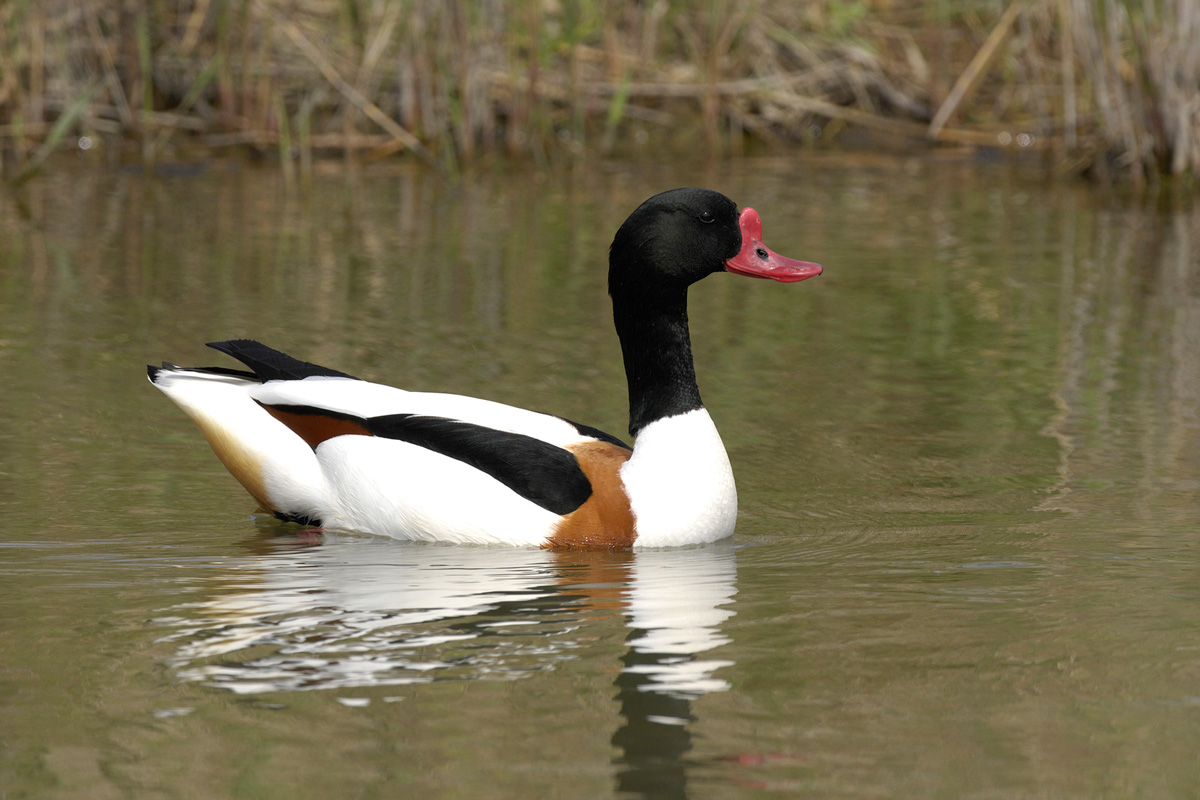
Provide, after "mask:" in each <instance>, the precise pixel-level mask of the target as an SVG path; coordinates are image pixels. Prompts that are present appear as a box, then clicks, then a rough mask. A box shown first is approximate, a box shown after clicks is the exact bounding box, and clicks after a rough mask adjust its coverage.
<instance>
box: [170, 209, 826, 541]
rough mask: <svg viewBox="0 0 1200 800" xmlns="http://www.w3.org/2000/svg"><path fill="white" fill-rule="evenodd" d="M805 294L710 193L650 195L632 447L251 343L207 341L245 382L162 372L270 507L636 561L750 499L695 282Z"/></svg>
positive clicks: (636, 244)
mask: <svg viewBox="0 0 1200 800" xmlns="http://www.w3.org/2000/svg"><path fill="white" fill-rule="evenodd" d="M722 271H724V272H733V273H736V274H739V275H749V276H751V277H756V278H770V279H772V280H776V281H783V282H795V281H802V280H804V279H806V278H811V277H813V276H815V275H819V274H821V267H820V266H819V265H817V264H812V263H809V262H805V261H794V260H792V259H789V258H784V257H783V256H780V255H778V254H776V253H774V252H772V251H771V250H769V249H767V247H766V245H764V244H763V243H762V221H761V220H760V219H759V216H758V213H757V212H755V211H754V209H752V208H747V209H745V210H743V211H742V212H741V213H740V214H739V213H738V210H737V205H736V204H735V203H734V202H733V201H732V200H730V199H729V198H728V197H725V196H724V195H722V194H719V193H717V192H714V191H710V190H706V189H675V190H673V191H669V192H664V193H662V194H659V195H655V196H654V197H651V198H650V199H649V200H647V201H646V202H644V203H642V204H641V205H640V206H639V207H638V208H637V210H635V211H634V212H633V213H632V214H630V215H629V218H628V219H626V220H625V222H624V223H623V224H622V225H621V227H620V228H619V229H618V230H617V234H616V236H615V237H614V239H613V243H612V247H611V248H610V250H609V268H608V291H609V294H610V295H611V296H612V302H613V318H614V321H615V323H616V328H617V334H618V336H619V337H620V340H621V352H622V354H623V356H624V361H625V376H626V379H627V381H628V384H629V432H630V434H632V435H633V437H634V438H635V446H634V447H633V448H630V447H629V446H628V445H626V444H625V443H624V442H622V441H621V440H620V439H618V438H616V437H614V436H611V435H609V434H607V433H604V432H602V431H599V430H597V429H595V428H591V427H588V426H586V425H579V424H577V423H574V422H570V421H569V420H566V419H563V418H561V417H556V416H553V415H550V414H542V413H538V412H535V411H526V410H524V409H520V408H514V407H512V406H508V405H503V404H500V403H495V402H491V401H488V400H479V399H476V398H473V397H464V396H461V395H451V394H435V393H429V392H409V391H405V390H403V389H395V388H392V387H390V386H383V385H381V384H377V383H368V382H367V381H363V380H359V379H357V378H354V377H352V376H350V375H347V374H346V373H344V372H339V371H337V370H334V369H329V368H327V367H321V366H317V365H316V364H310V363H308V362H306V361H300V360H298V359H295V358H292V357H291V356H288V355H285V354H284V353H281V352H279V351H278V350H273V349H271V348H270V347H267V346H266V345H263V344H260V343H258V342H255V341H252V340H248V339H237V340H233V341H227V342H214V343H212V344H210V345H209V347H213V348H215V349H217V350H220V351H221V352H223V353H226V354H228V355H230V356H232V357H233V358H236V359H237V360H238V361H240V362H242V363H243V364H244V365H245V366H247V367H248V368H249V371H243V370H233V369H225V368H221V367H201V368H188V367H179V366H176V365H174V364H169V363H164V364H163V366H161V367H154V366H151V367H149V370H148V372H149V376H150V381H151V382H152V383H153V384H154V385H155V386H157V387H158V388H159V389H161V390H162V391H163V392H164V393H165V394H166V395H167V396H168V397H169V398H171V400H173V401H174V402H175V403H176V404H177V405H178V406H179V407H180V408H182V409H183V410H184V411H185V412H186V413H187V414H188V415H189V416H190V417H191V418H192V419H193V420H194V421H195V422H196V424H197V425H199V426H200V429H201V430H202V431H203V432H204V435H205V437H206V438H207V439H208V443H209V444H210V445H211V446H212V449H213V450H214V451H215V452H216V454H217V457H218V458H219V459H220V460H221V462H222V463H223V464H224V465H225V467H226V469H228V470H229V471H230V472H231V473H232V474H233V476H234V477H235V478H237V480H238V481H239V482H240V483H241V484H242V486H243V487H245V489H246V491H248V492H249V493H250V494H251V495H252V496H253V497H254V499H255V500H256V501H258V503H259V505H260V506H261V507H262V509H263V510H265V511H269V512H271V513H273V514H274V515H275V516H277V517H279V518H280V519H283V520H289V521H295V522H300V523H302V524H306V525H314V526H318V527H323V528H329V529H336V530H352V531H361V532H367V533H374V534H381V535H386V536H392V537H395V538H397V539H413V540H426V541H442V542H455V543H476V544H493V545H511V546H529V547H548V548H586V549H623V548H629V547H638V548H642V547H669V546H676V545H688V544H698V543H702V542H710V541H715V540H717V539H721V538H724V537H726V536H729V535H730V534H732V533H733V528H734V522H735V518H736V516H737V491H736V490H735V488H734V483H733V472H732V470H731V469H730V466H729V458H728V456H727V455H726V453H725V447H724V445H723V444H722V443H721V437H720V436H719V435H718V434H717V429H716V428H715V427H714V425H713V422H712V419H711V418H710V417H709V415H708V412H707V411H706V410H705V408H704V405H703V403H702V402H701V400H700V390H699V388H698V387H697V385H696V373H695V369H694V367H693V364H692V347H691V340H690V337H689V333H688V318H687V291H688V286H690V285H691V284H692V283H695V282H696V281H698V280H700V279H701V278H703V277H705V276H706V275H708V274H710V273H713V272H722Z"/></svg>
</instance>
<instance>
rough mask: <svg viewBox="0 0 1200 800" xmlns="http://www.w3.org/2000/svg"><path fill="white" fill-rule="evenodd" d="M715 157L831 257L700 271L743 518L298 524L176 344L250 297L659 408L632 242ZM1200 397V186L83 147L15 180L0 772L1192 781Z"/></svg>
mask: <svg viewBox="0 0 1200 800" xmlns="http://www.w3.org/2000/svg"><path fill="white" fill-rule="evenodd" d="M688 184H691V185H705V186H710V187H712V188H716V189H719V190H721V191H724V192H726V193H727V194H729V195H730V196H731V197H733V198H734V199H735V200H736V201H737V202H738V203H739V204H741V205H749V206H753V207H755V208H756V209H758V211H759V212H760V214H761V215H762V218H763V222H764V232H765V239H766V241H767V243H768V244H769V245H770V246H771V247H772V248H773V249H775V250H776V251H778V252H780V253H783V254H785V255H788V256H792V257H795V258H801V259H806V260H813V261H818V262H820V263H822V264H824V265H825V268H826V272H825V274H824V275H823V276H822V277H820V278H819V279H816V280H812V281H808V282H805V283H803V284H799V285H791V286H785V285H781V284H774V283H770V282H767V281H752V280H743V279H740V278H737V277H734V276H727V275H718V276H714V277H712V278H710V279H708V280H706V281H705V282H703V283H701V284H699V285H697V286H696V287H695V288H694V289H693V290H692V295H691V320H692V328H693V339H694V345H695V352H696V361H697V372H698V374H699V377H700V384H701V390H702V392H703V395H704V399H705V402H706V404H707V405H708V407H709V409H710V411H711V413H712V415H713V417H714V419H715V420H716V422H717V425H718V427H719V428H720V430H721V433H722V436H723V437H724V439H725V442H726V445H727V447H728V450H729V453H730V458H731V460H732V462H733V466H734V470H735V472H736V474H737V478H738V489H739V496H740V501H741V502H740V517H739V523H738V529H737V533H736V535H735V536H734V538H733V539H732V540H731V541H729V542H724V543H720V544H718V545H716V546H712V547H705V548H697V549H689V550H679V551H659V552H638V553H633V554H628V553H626V554H582V555H581V554H551V553H545V552H533V551H523V550H485V549H478V548H455V547H440V546H420V545H412V544H405V543H398V542H393V541H390V540H381V539H376V538H373V537H369V536H348V535H338V536H333V535H328V536H325V537H321V536H319V535H316V536H314V535H307V534H298V533H297V532H296V530H295V529H294V528H289V527H285V526H280V525H277V524H274V523H272V522H269V521H263V520H258V521H255V520H253V519H251V516H250V515H251V512H252V511H253V510H254V507H253V503H252V501H251V500H250V499H249V498H248V497H247V496H246V495H245V494H244V493H243V492H242V490H241V489H240V487H238V486H237V484H236V483H235V482H234V481H233V480H232V479H231V478H230V477H229V476H228V475H226V474H225V472H224V470H223V469H222V468H221V466H220V464H219V463H218V462H217V461H216V459H215V458H214V457H213V456H212V454H211V452H210V451H209V450H208V448H207V446H206V445H205V444H204V442H203V439H202V437H201V436H200V434H199V432H198V431H197V430H196V429H195V428H194V426H193V425H192V424H191V423H190V421H189V420H188V419H187V418H186V417H185V416H184V415H183V414H182V413H181V412H179V411H178V409H176V408H175V407H174V406H173V405H172V404H171V403H169V402H168V401H167V400H166V399H165V398H164V397H162V396H161V395H160V394H159V393H158V392H157V391H155V390H154V389H153V388H152V387H151V386H150V385H149V384H148V383H147V381H146V379H145V373H144V369H145V366H144V365H145V364H146V363H157V362H158V361H160V360H162V359H167V360H170V361H174V362H177V363H183V364H205V365H207V364H223V363H227V362H226V361H225V360H224V358H223V357H222V356H220V355H219V354H217V353H215V352H213V351H208V350H206V349H205V348H204V347H203V343H204V342H206V341H211V340H215V339H226V338H234V337H243V336H245V337H253V338H258V339H261V340H263V341H265V342H267V343H269V344H271V345H274V346H276V347H279V348H281V349H284V350H286V351H288V352H291V353H293V354H294V355H296V356H298V357H300V358H304V359H306V360H311V361H315V362H318V363H324V364H328V365H330V366H333V367H336V368H339V369H342V370H344V371H347V372H349V373H352V374H355V375H358V376H360V377H364V378H370V379H373V380H378V381H382V382H387V383H394V384H397V385H401V386H404V387H406V388H411V389H421V390H428V389H433V390H441V391H452V392H461V393H467V394H473V395H479V396H483V397H488V398H491V399H495V400H500V401H504V402H509V403H514V404H518V405H523V406H528V407H531V408H535V409H538V410H544V411H550V412H553V413H557V414H561V415H563V416H566V417H568V418H571V419H576V420H579V421H581V422H586V423H589V424H592V425H596V426H598V427H601V428H604V429H606V430H609V431H611V432H613V433H615V434H618V435H621V436H624V435H625V425H626V421H627V420H626V417H625V414H626V407H625V402H626V395H625V386H624V378H623V374H622V370H621V362H620V356H619V352H618V349H617V341H616V336H615V334H614V333H613V331H612V327H611V318H610V307H609V304H608V299H607V297H606V295H605V274H604V272H605V268H606V255H607V246H608V242H609V240H610V238H611V236H612V233H613V231H615V229H616V227H617V225H619V224H620V222H621V221H622V220H623V219H624V217H625V215H626V214H627V213H628V212H629V211H630V210H632V209H633V208H634V207H635V206H636V205H637V204H638V203H639V202H641V200H643V199H644V198H645V197H647V196H649V195H650V194H653V193H655V192H657V191H660V190H663V189H667V188H672V187H673V186H677V185H688ZM1198 445H1200V212H1197V211H1194V210H1162V209H1159V208H1155V207H1154V206H1152V205H1147V204H1144V203H1142V202H1140V201H1130V200H1127V199H1120V198H1111V197H1105V196H1101V195H1100V194H1099V193H1098V192H1096V191H1094V190H1091V189H1089V187H1087V186H1082V185H1045V184H1042V183H1040V182H1038V181H1036V180H1033V179H1030V178H1028V177H1027V176H1022V175H1020V174H1017V173H1015V172H1014V171H1012V170H1010V169H1008V168H1004V167H985V166H979V165H973V164H971V163H967V162H965V161H964V162H958V161H948V162H945V163H936V162H926V161H909V160H904V159H895V160H890V159H889V160H879V161H876V160H873V159H872V160H867V159H863V160H860V161H858V162H857V163H847V162H845V161H839V162H837V163H823V162H821V161H814V160H813V159H811V158H810V159H782V158H772V159H748V160H741V161H736V162H731V163H728V164H724V165H719V166H715V167H711V166H710V167H702V166H689V165H670V166H663V165H656V164H650V165H647V164H640V165H632V166H629V165H612V164H593V165H588V166H586V167H584V166H580V167H577V168H575V169H571V170H565V171H562V172H555V173H550V174H545V175H536V176H535V175H531V174H529V173H526V172H520V171H516V170H514V171H512V172H505V171H500V172H496V173H490V174H483V175H477V176H474V177H472V178H470V179H468V180H463V181H460V182H456V183H447V182H445V181H443V180H441V179H439V178H436V177H434V176H431V175H429V174H426V173H424V172H422V171H421V170H420V169H419V168H409V167H406V166H404V167H396V166H388V165H380V164H376V165H371V166H363V167H357V168H347V167H341V166H338V167H330V168H326V169H325V170H323V174H318V175H317V176H316V177H315V178H314V179H313V180H312V182H311V183H310V184H307V185H304V184H301V183H296V184H295V185H292V184H290V183H288V182H287V181H285V179H284V177H283V176H282V175H281V174H280V173H277V172H275V171H272V170H268V169H258V168H251V167H246V166H239V165H231V164H226V163H222V162H213V163H211V164H208V165H206V166H205V167H203V168H201V169H199V170H189V171H187V172H186V173H184V174H172V173H169V172H168V173H165V174H164V173H160V174H159V175H157V176H148V175H143V174H136V173H129V172H119V171H107V170H99V169H95V168H89V169H84V168H78V169H77V168H75V167H73V166H71V165H70V164H65V165H60V166H59V167H58V169H56V170H55V171H53V172H51V173H49V174H48V175H47V176H45V177H43V178H39V179H37V180H35V181H33V182H31V183H30V184H28V185H27V186H26V187H25V188H23V189H22V190H21V192H20V193H19V194H16V195H13V194H9V195H5V196H3V197H2V198H0V519H2V521H3V522H2V524H0V797H2V798H125V797H131V798H209V797H212V798H225V797H229V798H297V797H363V798H374V797H379V798H383V797H387V798H394V797H421V798H460V797H472V798H518V797H519V798H542V797H547V798H548V797H561V798H585V797H616V796H620V797H646V798H658V797H664V798H670V797H695V798H741V797H776V796H777V797H788V798H791V797H821V798H841V797H845V798H915V797H922V798H924V797H929V798H934V797H938V798H941V797H944V798H963V797H969V798H1008V797H1014V798H1016V797H1021V798H1025V797H1046V798H1100V797H1104V798H1125V797H1128V798H1176V797H1178V798H1186V797H1194V796H1196V793H1197V792H1198V791H1200V759H1198V758H1197V756H1196V754H1197V752H1200V569H1198V567H1200V547H1198V542H1200V536H1198V535H1200V449H1198ZM464 502H470V498H469V497H464Z"/></svg>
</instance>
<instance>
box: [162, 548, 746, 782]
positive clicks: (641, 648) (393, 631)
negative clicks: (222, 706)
mask: <svg viewBox="0 0 1200 800" xmlns="http://www.w3.org/2000/svg"><path fill="white" fill-rule="evenodd" d="M306 541H307V542H309V543H312V544H314V545H315V546H304V543H305V542H306ZM248 546H249V547H250V548H251V549H252V550H253V551H254V552H253V553H252V554H251V555H250V556H249V557H247V558H246V559H244V560H241V561H239V562H237V563H236V564H235V565H233V566H232V568H231V571H230V572H229V573H228V574H227V575H226V576H224V577H225V578H226V579H225V580H223V581H222V583H223V589H221V590H219V591H218V593H217V594H216V596H214V597H213V598H212V599H210V600H207V601H205V602H202V603H200V604H197V605H193V606H187V607H184V608H180V609H175V610H173V612H172V616H170V617H167V618H163V619H161V620H160V622H163V623H165V624H168V625H170V626H171V627H172V628H173V632H172V633H170V634H169V635H168V636H167V637H166V638H168V639H171V640H173V642H174V644H175V652H174V657H173V666H174V669H175V671H176V674H177V675H179V676H180V677H181V678H183V679H184V680H189V681H201V682H204V683H206V684H209V685H212V686H219V687H223V688H226V689H229V690H231V691H233V692H236V693H238V694H243V695H255V694H261V693H266V692H280V691H297V690H314V689H347V688H350V689H369V688H378V687H387V686H402V685H412V684H424V683H431V682H433V681H439V680H465V681H471V680H489V679H497V678H502V679H514V678H517V679H519V678H531V679H532V680H537V673H544V672H545V671H546V670H560V669H561V670H579V671H583V672H586V673H588V674H590V675H594V674H597V673H599V674H603V673H604V672H608V671H610V670H614V669H615V672H616V677H615V680H614V683H615V688H616V699H617V703H618V706H619V708H618V709H617V710H618V713H619V719H616V720H614V724H615V725H616V732H615V733H614V734H613V736H612V739H611V742H612V744H613V745H614V746H615V747H616V748H617V750H618V756H617V757H616V764H615V766H616V769H617V781H618V788H619V789H620V790H621V791H624V792H632V793H634V794H644V795H648V796H649V795H652V796H655V797H670V796H683V794H684V793H685V785H686V763H687V762H686V761H685V754H686V753H687V752H688V751H689V750H690V749H691V736H692V733H691V728H692V726H693V725H694V724H695V723H696V722H697V717H696V715H695V713H694V710H693V701H694V700H696V699H697V698H700V697H702V696H703V695H705V694H708V693H711V692H720V691H725V690H727V689H728V688H729V684H728V683H727V682H726V681H725V680H723V679H722V678H721V677H720V675H719V672H720V671H721V668H723V667H727V666H731V665H732V662H730V661H723V660H718V659H714V658H709V657H706V656H707V654H708V653H709V651H711V650H714V649H715V648H718V647H720V646H721V645H723V644H726V643H728V641H729V640H728V638H727V637H726V636H725V635H724V634H723V633H722V631H721V627H722V624H723V623H724V622H725V621H726V620H727V619H728V618H730V617H731V616H733V613H734V612H733V608H732V601H733V596H734V594H735V593H736V588H735V586H736V577H737V574H736V563H735V559H734V549H733V548H732V547H731V546H730V545H729V544H728V543H719V544H716V545H710V546H706V547H701V548H695V549H676V550H646V551H638V552H632V553H631V552H617V553H605V552H577V551H576V552H571V551H567V552H552V551H546V550H519V549H507V548H506V549H488V548H473V547H460V546H452V545H446V546H443V545H429V544H407V543H397V542H392V541H388V540H381V539H378V538H375V537H359V536H334V535H331V534H325V535H323V536H318V537H315V538H314V537H312V536H309V538H308V539H298V538H296V537H295V536H294V535H286V536H279V535H267V536H259V537H256V538H254V539H252V540H250V541H249V542H248ZM606 642H611V643H619V644H620V650H621V652H620V655H619V665H618V664H616V663H613V662H607V663H604V662H601V663H599V666H597V663H598V654H600V653H605V652H611V649H609V648H604V647H603V645H604V643H606ZM607 657H608V656H599V658H607ZM410 691H417V692H419V691H420V689H419V688H417V689H413V690H410ZM372 694H376V695H377V694H378V692H372ZM583 724H586V725H593V726H594V724H595V721H594V719H593V720H588V721H587V722H585V723H583ZM497 735H499V733H497Z"/></svg>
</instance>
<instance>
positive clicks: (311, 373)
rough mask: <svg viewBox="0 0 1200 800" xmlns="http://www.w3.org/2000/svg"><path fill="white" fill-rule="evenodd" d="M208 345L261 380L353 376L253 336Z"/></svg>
mask: <svg viewBox="0 0 1200 800" xmlns="http://www.w3.org/2000/svg"><path fill="white" fill-rule="evenodd" d="M208 346H209V347H211V348H213V349H214V350H220V351H221V352H222V353H225V354H226V355H228V356H233V357H234V358H236V359H237V360H238V361H240V362H242V363H243V364H245V365H246V366H247V367H249V368H250V369H252V370H253V371H254V375H255V376H256V377H257V378H258V379H259V380H262V381H294V380H300V379H301V378H312V377H318V376H319V377H328V378H354V376H353V375H347V374H346V373H345V372H339V371H338V370H336V369H330V368H329V367H322V366H321V365H319V364H311V363H309V362H307V361H301V360H300V359H298V358H292V357H291V356H289V355H288V354H287V353H281V352H279V351H278V350H275V349H274V348H271V347H267V346H266V345H265V344H262V343H260V342H256V341H254V340H253V339H231V340H229V341H227V342H209V343H208Z"/></svg>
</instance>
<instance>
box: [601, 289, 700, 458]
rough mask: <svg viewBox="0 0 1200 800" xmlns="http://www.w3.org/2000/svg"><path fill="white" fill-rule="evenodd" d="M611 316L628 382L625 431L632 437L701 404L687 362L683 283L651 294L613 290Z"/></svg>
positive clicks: (688, 339) (689, 352) (688, 346)
mask: <svg viewBox="0 0 1200 800" xmlns="http://www.w3.org/2000/svg"><path fill="white" fill-rule="evenodd" d="M613 319H614V321H615V322H616V327H617V335H618V336H619V337H620V339H621V354H622V355H623V356H624V359H625V378H626V380H627V381H628V382H629V433H630V434H632V435H633V436H637V434H638V432H639V431H640V430H641V429H642V428H644V427H645V426H646V425H648V424H650V423H651V422H654V421H655V420H658V419H662V418H663V417H670V416H674V415H676V414H682V413H684V412H686V411H692V410H693V409H697V408H701V407H703V403H701V401H700V388H699V387H698V386H697V385H696V369H695V366H694V365H693V364H692V341H691V337H690V335H689V333H688V317H687V288H686V287H681V288H679V289H674V288H672V289H670V290H667V291H665V292H660V293H655V295H654V296H653V297H646V296H638V297H636V298H628V297H623V296H621V295H619V294H615V295H614V296H613Z"/></svg>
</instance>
